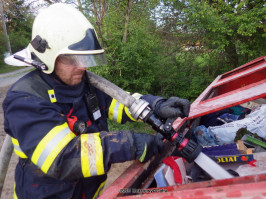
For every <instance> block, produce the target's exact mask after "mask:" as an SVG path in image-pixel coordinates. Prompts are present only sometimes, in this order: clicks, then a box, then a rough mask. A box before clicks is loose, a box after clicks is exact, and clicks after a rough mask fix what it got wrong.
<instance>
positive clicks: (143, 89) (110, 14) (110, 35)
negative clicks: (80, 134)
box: [0, 0, 266, 101]
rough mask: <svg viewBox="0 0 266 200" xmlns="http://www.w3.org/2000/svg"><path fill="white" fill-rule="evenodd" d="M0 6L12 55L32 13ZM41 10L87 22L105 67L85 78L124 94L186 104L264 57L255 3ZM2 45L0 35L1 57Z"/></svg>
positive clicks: (186, 0) (137, 0)
mask: <svg viewBox="0 0 266 200" xmlns="http://www.w3.org/2000/svg"><path fill="white" fill-rule="evenodd" d="M4 1H5V2H9V3H8V4H7V3H6V4H5V5H6V7H5V9H9V10H10V11H9V12H6V13H7V14H6V15H7V16H6V17H7V19H8V23H7V25H8V32H9V36H10V40H11V47H12V50H13V52H15V51H17V50H20V49H22V48H24V47H25V46H26V45H27V44H28V42H29V40H30V33H31V26H32V16H31V14H30V13H32V11H31V9H30V8H29V7H28V6H26V5H27V4H25V2H26V1H25V0H15V1H10V0H4ZM11 2H12V3H11ZM27 2H29V1H27ZM45 2H47V3H49V4H51V3H55V2H66V3H69V4H72V5H76V6H77V7H78V8H79V9H80V10H81V11H82V12H83V13H84V14H85V15H86V16H87V17H88V19H89V20H90V21H91V22H92V24H93V25H94V27H95V28H96V31H97V33H98V37H99V41H100V43H101V45H102V46H103V47H104V48H105V50H106V56H107V58H108V61H109V64H108V65H107V66H102V67H97V68H90V70H92V71H94V72H96V73H98V74H99V75H101V76H103V77H105V78H107V79H109V80H110V81H112V82H114V83H115V84H117V85H119V86H120V87H121V88H123V89H125V90H127V91H132V92H140V93H143V94H145V93H151V94H155V95H160V96H165V97H170V96H180V97H183V98H188V99H189V100H191V101H192V100H194V99H195V98H196V97H197V96H198V95H199V94H200V93H201V92H202V91H203V90H204V89H205V88H206V87H207V86H208V85H209V84H210V83H211V82H212V80H213V79H214V78H215V77H216V76H217V75H218V74H221V73H224V72H226V71H228V70H231V69H233V68H235V67H238V66H239V65H241V64H243V63H246V62H248V61H250V60H252V59H254V58H256V57H259V56H263V55H265V52H266V46H265V42H264V41H265V36H266V35H265V29H266V27H265V13H266V12H265V11H266V10H265V9H266V7H265V4H264V1H262V0H201V1H198V0H161V1H159V0H150V1H148V0H126V1H117V0H103V1H89V0H77V1H76V0H75V1H74V0H62V1H59V0H49V1H48V0H46V1H45ZM7 5H10V6H9V7H8V6H7ZM11 5H12V6H11ZM4 42H5V40H4V38H3V36H1V35H0V44H2V45H1V49H0V51H1V54H2V55H3V53H4V51H5V50H4Z"/></svg>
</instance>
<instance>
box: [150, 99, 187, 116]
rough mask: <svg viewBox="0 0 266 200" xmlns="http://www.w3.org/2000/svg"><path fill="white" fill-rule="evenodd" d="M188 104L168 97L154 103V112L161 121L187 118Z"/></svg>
mask: <svg viewBox="0 0 266 200" xmlns="http://www.w3.org/2000/svg"><path fill="white" fill-rule="evenodd" d="M189 110H190V102H189V100H187V99H182V98H179V97H170V98H169V99H167V100H161V101H159V102H158V103H156V105H155V108H154V111H155V113H156V114H157V115H158V116H159V117H160V118H161V119H167V118H177V117H181V118H184V117H188V114H189Z"/></svg>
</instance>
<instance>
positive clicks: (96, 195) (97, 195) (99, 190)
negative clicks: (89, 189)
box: [92, 181, 106, 199]
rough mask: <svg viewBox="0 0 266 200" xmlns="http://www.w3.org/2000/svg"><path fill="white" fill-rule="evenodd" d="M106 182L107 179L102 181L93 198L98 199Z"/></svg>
mask: <svg viewBox="0 0 266 200" xmlns="http://www.w3.org/2000/svg"><path fill="white" fill-rule="evenodd" d="M105 183H106V181H104V182H102V183H101V184H100V186H99V187H98V189H97V191H96V192H95V194H94V196H93V197H92V198H93V199H97V198H98V197H99V196H100V195H101V193H102V191H103V188H104V185H105Z"/></svg>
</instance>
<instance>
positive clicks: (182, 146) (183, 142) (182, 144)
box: [178, 138, 188, 151]
mask: <svg viewBox="0 0 266 200" xmlns="http://www.w3.org/2000/svg"><path fill="white" fill-rule="evenodd" d="M187 143H188V139H187V138H184V140H183V141H182V143H181V144H180V146H179V147H178V151H181V150H182V149H183V148H184V147H185V146H186V145H187Z"/></svg>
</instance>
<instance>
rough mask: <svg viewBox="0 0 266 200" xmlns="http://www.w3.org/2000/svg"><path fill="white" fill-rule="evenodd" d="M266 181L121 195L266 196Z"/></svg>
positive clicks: (139, 196)
mask: <svg viewBox="0 0 266 200" xmlns="http://www.w3.org/2000/svg"><path fill="white" fill-rule="evenodd" d="M265 185H266V182H265V181H264V182H258V183H247V184H241V183H240V184H235V185H225V186H218V187H209V188H195V189H187V190H173V191H167V192H162V193H156V192H154V193H149V194H148V193H147V194H137V195H131V196H123V197H119V199H120V198H123V199H173V198H175V199H203V198H204V199H221V198H254V197H260V198H265V197H266V196H265Z"/></svg>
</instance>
